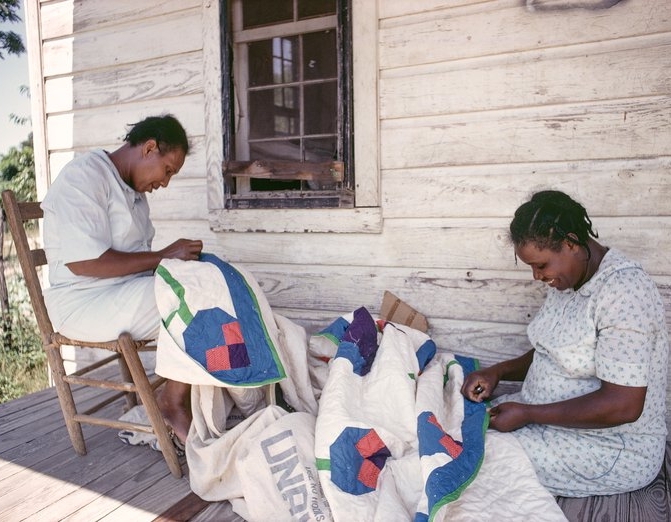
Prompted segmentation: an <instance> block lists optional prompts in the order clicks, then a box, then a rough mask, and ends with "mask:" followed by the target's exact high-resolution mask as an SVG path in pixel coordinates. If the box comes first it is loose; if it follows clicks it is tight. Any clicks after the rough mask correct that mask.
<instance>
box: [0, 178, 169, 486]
mask: <svg viewBox="0 0 671 522" xmlns="http://www.w3.org/2000/svg"><path fill="white" fill-rule="evenodd" d="M2 202H3V204H4V207H5V213H6V216H7V221H8V223H9V229H10V231H11V234H12V237H13V239H14V244H15V245H16V253H17V257H18V259H19V264H20V265H21V271H22V272H23V277H24V278H25V281H26V286H27V287H28V293H29V295H30V302H31V304H32V307H33V311H34V313H35V317H36V319H37V325H38V327H39V330H40V334H41V337H42V343H43V345H44V349H45V351H46V354H47V361H48V362H49V366H50V368H51V373H52V376H53V381H54V384H55V386H56V390H57V392H58V400H59V401H60V405H61V409H62V410H63V417H65V424H66V426H67V429H68V434H69V435H70V440H71V442H72V446H73V447H74V449H75V451H76V452H77V453H78V454H79V455H85V454H86V445H85V443H84V436H83V433H82V427H81V424H82V423H86V424H95V425H99V426H106V427H108V428H114V429H118V430H130V431H139V432H143V433H153V434H154V435H155V436H156V437H157V439H158V442H159V445H160V447H161V451H162V452H163V457H164V458H165V460H166V463H167V465H168V468H169V469H170V471H171V473H172V474H173V475H174V476H175V477H178V478H179V477H181V476H182V468H181V465H180V463H179V459H178V456H177V452H176V449H175V446H174V445H173V443H172V440H171V438H170V434H169V433H168V429H167V427H166V425H165V422H164V420H163V416H162V415H161V412H160V410H159V408H158V404H157V403H156V398H155V396H154V390H155V389H156V388H157V387H158V386H160V385H161V384H162V383H163V382H165V379H163V378H162V377H158V376H153V378H152V379H151V380H150V379H149V378H148V377H147V373H146V371H145V369H144V366H143V365H142V361H141V360H140V357H139V354H138V352H139V351H148V350H155V349H156V344H155V342H154V341H153V340H149V341H147V340H134V339H132V338H131V336H130V335H129V334H127V333H122V334H121V335H120V336H119V338H118V339H115V340H112V341H108V342H90V341H86V340H81V339H79V340H78V339H69V338H67V337H65V336H63V335H61V334H59V333H58V332H54V330H53V327H52V324H51V320H50V319H49V316H48V314H47V309H46V306H45V305H44V297H43V295H42V285H41V281H40V279H39V277H38V275H37V267H39V266H42V265H46V263H47V259H46V256H45V253H44V249H42V248H35V249H31V247H30V244H29V243H28V237H27V235H26V229H25V224H26V222H27V221H31V220H37V219H41V218H42V217H43V212H42V209H41V208H40V204H39V203H38V202H18V201H17V200H16V196H15V195H14V193H13V192H12V191H11V190H5V191H3V192H2ZM61 346H74V347H75V348H78V349H79V348H81V349H90V348H102V349H104V350H108V351H110V352H112V354H111V355H110V356H109V357H106V358H105V359H103V360H101V361H97V362H94V363H92V364H90V365H88V366H86V367H85V368H82V369H80V370H78V371H76V372H74V373H72V374H70V375H66V373H65V367H64V364H63V358H62V354H61ZM115 360H117V361H118V363H119V374H120V375H117V376H116V377H117V379H104V378H101V377H99V376H96V375H92V376H87V375H88V374H89V372H91V371H93V370H96V369H99V368H101V367H103V366H105V365H107V364H109V363H111V362H113V361H115ZM99 373H100V372H99ZM72 385H79V386H94V387H97V388H103V389H106V390H110V393H108V394H104V396H105V398H104V399H102V400H99V402H98V403H97V404H95V405H93V406H91V407H89V408H87V409H86V411H82V412H79V411H78V410H77V405H76V404H75V400H74V398H73V396H72V390H71V386H72ZM124 395H125V397H126V403H127V406H128V407H132V406H134V405H136V404H137V398H138V397H139V400H140V401H141V403H142V404H143V405H144V407H145V410H146V412H147V416H148V417H149V419H150V423H151V425H150V426H146V425H142V424H137V423H132V422H125V421H120V420H118V419H112V418H106V417H104V416H102V415H98V416H94V415H93V414H94V413H96V412H98V411H99V410H100V409H102V408H103V407H105V406H107V405H108V404H111V403H112V402H114V401H116V400H117V399H119V398H120V397H122V396H124Z"/></svg>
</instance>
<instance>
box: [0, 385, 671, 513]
mask: <svg viewBox="0 0 671 522" xmlns="http://www.w3.org/2000/svg"><path fill="white" fill-rule="evenodd" d="M75 393H76V394H77V395H78V396H79V400H84V401H86V400H87V399H91V398H92V397H94V394H95V393H98V392H96V391H94V390H91V389H86V390H83V389H79V390H76V392H75ZM87 394H88V395H87ZM121 404H122V403H121V401H119V402H117V403H114V404H112V405H110V406H108V408H113V409H116V410H117V411H119V414H121ZM111 411H113V410H111ZM84 430H85V432H84V435H85V438H86V443H87V448H88V454H87V455H85V456H83V457H80V456H78V455H77V454H76V453H75V452H74V450H73V449H72V446H71V445H70V439H69V438H68V435H67V431H66V429H65V426H64V423H63V417H62V415H61V411H60V407H59V405H58V400H57V399H56V393H55V390H54V389H48V390H44V391H41V392H38V393H34V394H31V395H27V396H25V397H22V398H20V399H17V400H14V401H11V402H8V403H5V404H0V520H2V521H4V522H19V521H23V520H26V521H39V522H50V521H61V520H67V521H81V522H92V521H97V520H104V521H123V522H127V521H133V522H143V521H157V522H168V521H193V522H211V521H216V522H224V521H242V522H244V521H243V519H241V518H240V517H238V516H237V515H235V514H234V513H233V512H232V511H231V507H230V504H229V503H227V502H216V503H210V502H205V501H202V500H201V499H199V498H198V497H197V496H196V495H195V494H193V493H192V492H191V491H190V489H189V481H188V477H187V476H185V477H183V478H181V479H175V478H174V477H173V476H172V475H170V473H169V471H168V468H167V467H166V465H165V463H164V461H163V459H162V456H161V454H160V453H159V452H156V451H152V450H150V449H148V448H146V447H134V446H126V445H124V444H122V443H121V441H120V440H119V438H118V437H117V433H116V431H115V430H111V429H106V428H100V427H97V426H87V427H85V428H84ZM670 455H671V444H667V458H666V462H665V465H664V467H663V468H662V471H661V472H660V474H659V476H658V478H657V480H656V481H655V482H653V483H652V484H651V485H649V486H648V487H646V488H644V489H642V490H639V491H636V492H634V493H631V494H627V495H616V496H612V497H591V498H588V499H562V498H560V499H558V502H559V504H560V506H561V507H562V509H563V510H564V512H565V513H566V515H567V517H568V518H569V520H571V521H609V522H617V521H632V522H636V521H640V522H654V521H668V520H671V487H670V486H671V480H670V476H671V457H670ZM182 465H183V469H184V471H185V474H188V469H187V466H186V463H185V461H184V460H183V464H182ZM482 519H483V520H487V519H488V517H487V514H484V513H483V517H482ZM493 519H496V517H495V516H494V518H493ZM362 522H365V521H362Z"/></svg>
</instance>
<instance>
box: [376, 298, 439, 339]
mask: <svg viewBox="0 0 671 522" xmlns="http://www.w3.org/2000/svg"><path fill="white" fill-rule="evenodd" d="M380 318H381V319H384V320H385V321H390V322H392V323H400V324H404V325H406V326H409V327H410V328H414V329H415V330H420V331H422V332H424V333H426V332H427V331H428V330H429V322H428V321H427V320H426V317H425V316H424V315H422V314H421V313H419V312H418V311H417V310H415V309H414V308H413V307H412V306H410V305H409V304H408V303H405V302H404V301H402V300H401V299H400V298H399V297H396V296H395V295H394V294H392V293H391V292H390V291H389V290H385V292H384V296H383V297H382V307H381V308H380Z"/></svg>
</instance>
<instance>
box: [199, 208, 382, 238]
mask: <svg viewBox="0 0 671 522" xmlns="http://www.w3.org/2000/svg"><path fill="white" fill-rule="evenodd" d="M209 221H210V229H212V230H213V231H214V232H330V233H364V234H379V233H381V232H382V210H381V209H380V208H379V207H366V208H349V209H340V208H324V209H245V210H237V209H233V210H225V209H219V210H210V218H209Z"/></svg>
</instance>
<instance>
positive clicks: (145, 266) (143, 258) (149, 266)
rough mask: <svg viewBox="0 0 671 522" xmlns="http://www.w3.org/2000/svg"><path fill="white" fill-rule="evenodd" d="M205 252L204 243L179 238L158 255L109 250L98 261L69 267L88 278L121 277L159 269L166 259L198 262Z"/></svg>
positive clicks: (76, 263) (68, 265) (74, 272)
mask: <svg viewBox="0 0 671 522" xmlns="http://www.w3.org/2000/svg"><path fill="white" fill-rule="evenodd" d="M202 250H203V242H202V241H200V240H192V239H178V240H177V241H175V242H174V243H172V244H170V245H168V246H167V247H165V248H164V249H162V250H158V251H155V252H119V251H117V250H112V249H111V248H110V249H109V250H106V251H105V252H103V253H102V254H101V255H100V257H98V258H97V259H87V260H85V261H75V262H72V263H67V264H66V266H67V267H68V268H69V269H70V270H71V271H72V273H73V274H75V275H78V276H88V277H98V278H107V277H120V276H126V275H130V274H137V273H140V272H145V271H147V270H155V269H156V267H157V266H158V264H159V263H160V262H161V260H162V259H166V258H169V259H182V260H183V261H191V260H196V259H198V256H199V255H200V252H201V251H202Z"/></svg>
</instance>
